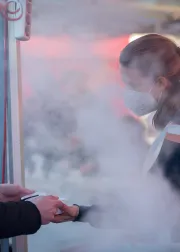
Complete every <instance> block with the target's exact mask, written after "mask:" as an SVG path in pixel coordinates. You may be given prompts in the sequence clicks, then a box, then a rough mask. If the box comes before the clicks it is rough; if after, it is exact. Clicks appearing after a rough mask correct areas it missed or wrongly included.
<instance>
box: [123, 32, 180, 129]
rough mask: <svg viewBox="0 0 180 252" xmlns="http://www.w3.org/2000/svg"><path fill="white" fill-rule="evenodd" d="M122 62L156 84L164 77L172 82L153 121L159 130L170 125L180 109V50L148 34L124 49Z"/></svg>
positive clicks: (124, 65)
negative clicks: (150, 78) (159, 78)
mask: <svg viewBox="0 0 180 252" xmlns="http://www.w3.org/2000/svg"><path fill="white" fill-rule="evenodd" d="M119 62H120V64H121V65H122V66H123V67H127V68H136V69H138V70H139V71H140V72H141V73H142V74H143V75H144V76H147V77H152V78H153V80H154V81H156V79H157V78H158V77H160V76H162V77H165V78H166V79H168V80H169V81H170V83H171V85H170V87H169V88H168V89H167V90H166V94H165V96H164V97H165V98H163V99H161V102H160V104H159V106H158V109H157V111H156V113H155V115H154V118H153V123H154V125H155V127H156V128H163V127H164V126H166V125H167V123H168V122H169V121H171V120H172V119H173V118H174V116H175V115H176V112H177V109H179V107H180V48H179V47H178V46H177V45H176V44H175V43H174V42H173V41H171V40H170V39H168V38H167V37H164V36H162V35H159V34H148V35H145V36H142V37H140V38H138V39H136V40H134V41H132V42H130V43H129V44H128V45H127V46H126V47H125V48H124V49H123V50H122V52H121V55H120V58H119Z"/></svg>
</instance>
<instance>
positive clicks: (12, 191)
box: [0, 184, 34, 202]
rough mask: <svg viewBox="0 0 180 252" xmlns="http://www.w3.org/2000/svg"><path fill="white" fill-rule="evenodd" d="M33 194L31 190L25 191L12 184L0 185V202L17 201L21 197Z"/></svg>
mask: <svg viewBox="0 0 180 252" xmlns="http://www.w3.org/2000/svg"><path fill="white" fill-rule="evenodd" d="M32 193H34V191H33V190H29V189H26V188H24V187H22V186H19V185H14V184H0V202H9V201H14V202H16V201H19V200H21V198H22V197H24V196H26V195H30V194H32Z"/></svg>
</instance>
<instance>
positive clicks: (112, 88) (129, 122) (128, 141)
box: [22, 3, 180, 251]
mask: <svg viewBox="0 0 180 252" xmlns="http://www.w3.org/2000/svg"><path fill="white" fill-rule="evenodd" d="M82 4H83V3H82ZM106 4H107V3H106ZM93 6H95V5H93ZM94 8H95V7H94ZM95 9H96V8H95ZM75 10H76V8H75V9H74V11H75ZM127 10H128V8H127ZM93 11H94V12H95V10H92V9H91V14H92V13H94V12H93ZM96 12H97V9H96ZM42 13H43V10H42ZM75 13H76V14H77V13H78V11H77V12H76V11H75ZM74 15H75V14H74ZM51 17H52V16H49V18H48V17H47V21H48V23H49V26H50V24H55V27H54V28H51V29H53V32H55V30H56V33H57V29H58V25H61V24H62V23H63V21H64V19H63V17H61V16H59V17H58V19H56V18H55V19H50V18H51ZM99 18H100V17H99ZM89 19H90V20H92V19H93V15H92V16H91V17H89ZM131 21H132V20H131ZM131 21H128V20H126V22H127V25H129V26H130V25H131V24H132V22H131ZM146 21H147V20H146ZM38 22H40V23H41V21H40V20H39V21H38ZM88 22H89V21H88ZM71 23H72V18H71V19H69V21H68V20H66V25H68V27H70V26H71ZM41 25H42V26H41V29H42V37H43V38H45V39H46V40H45V42H46V41H47V42H46V43H47V48H46V49H47V50H49V51H51V53H49V58H45V57H43V55H42V52H44V53H45V54H47V51H41V46H40V47H37V46H36V44H33V40H34V41H38V40H37V38H36V37H34V38H33V37H32V44H31V42H29V44H28V43H27V44H26V45H22V64H23V85H24V86H23V88H24V132H25V165H26V168H27V169H26V184H27V186H30V187H33V188H34V189H37V190H41V191H46V192H49V193H52V194H58V195H60V196H61V195H62V196H63V197H67V198H68V201H69V203H74V202H75V203H79V204H91V203H92V202H93V203H94V202H95V203H98V204H99V205H101V206H104V207H105V209H106V215H105V216H104V218H103V221H102V223H101V225H102V226H105V227H106V226H111V227H112V226H113V225H114V224H117V226H118V227H119V229H116V230H113V229H112V228H110V230H106V231H105V230H100V231H97V230H96V229H94V228H90V227H88V226H87V225H86V224H82V225H84V226H82V225H81V227H80V226H79V225H78V224H75V223H73V224H60V225H59V226H58V229H57V230H56V228H55V227H49V229H50V228H52V230H53V231H52V232H51V240H50V237H48V238H49V242H48V243H52V244H51V248H49V249H51V251H59V248H62V247H63V245H62V244H64V243H63V241H65V240H66V239H67V236H68V234H69V233H70V232H71V231H72V230H74V232H73V231H72V233H73V234H74V233H75V232H76V231H75V226H76V227H77V228H78V229H79V231H78V232H79V234H80V236H81V237H83V235H84V234H85V233H86V231H84V230H88V235H90V237H91V238H92V239H91V250H90V251H93V249H94V248H96V249H97V248H98V249H99V250H98V251H100V250H101V249H102V251H106V250H105V248H106V249H107V248H108V249H109V250H107V251H112V250H111V249H112V248H113V247H118V246H120V245H122V244H125V243H127V244H138V243H147V244H152V243H154V244H158V245H164V244H165V245H171V243H172V242H173V240H174V239H177V240H178V237H175V238H174V236H173V232H174V230H175V227H177V229H178V222H179V219H180V218H179V217H180V216H179V209H180V203H179V200H178V196H177V195H176V193H175V192H174V191H172V189H171V188H170V186H169V184H168V183H167V181H165V180H164V179H163V178H162V177H161V174H155V175H147V176H146V177H142V164H143V161H144V158H145V156H146V154H147V151H148V148H149V146H148V144H146V142H145V141H144V134H145V128H143V125H140V124H138V122H136V121H134V120H133V119H121V118H119V117H117V116H116V114H115V111H114V110H113V107H112V103H113V101H114V100H115V99H117V97H118V98H119V99H121V88H120V86H119V83H117V79H116V77H115V76H114V73H112V72H111V70H109V67H108V63H107V62H106V60H105V59H102V58H101V57H99V56H94V55H93V54H92V52H91V51H90V50H89V42H91V43H92V42H94V43H95V42H96V41H97V40H98V39H99V38H100V37H104V36H105V34H103V35H99V34H98V33H96V32H95V31H93V32H92V29H90V28H89V29H90V32H89V30H88V27H89V23H87V29H84V27H86V22H84V19H83V26H82V27H81V26H78V27H75V26H73V31H72V30H71V31H70V32H69V30H68V33H70V40H71V49H72V53H71V54H70V56H68V57H65V56H63V57H62V58H59V59H58V57H59V56H60V55H59V56H58V55H56V50H57V51H58V50H59V48H58V46H57V47H56V48H53V47H51V44H50V42H49V43H48V41H49V39H50V38H49V37H48V36H47V35H46V34H47V33H48V32H49V31H46V30H45V29H44V25H43V23H42V24H41ZM34 26H35V24H34ZM49 26H46V29H50V28H48V27H49ZM66 27H67V26H66ZM123 27H124V23H123V25H121V24H119V30H120V32H123V31H124V30H123V29H124V28H123ZM91 28H92V27H91ZM121 28H122V29H121ZM35 30H36V29H35ZM65 32H66V30H63V31H62V27H61V28H60V32H59V33H58V36H59V37H62V38H64V34H65ZM55 39H56V37H54V40H55ZM73 41H74V42H73ZM52 44H53V43H52ZM37 45H38V44H37ZM60 46H61V43H60V45H59V47H60ZM42 47H44V48H45V45H43V44H42ZM28 49H29V50H28ZM38 52H39V54H38ZM35 55H36V56H35ZM51 55H54V56H53V57H52V58H51ZM117 57H118V55H117ZM78 65H80V66H81V67H82V66H83V69H85V71H84V70H83V72H82V73H81V72H80V71H81V70H79V69H78V67H77V66H78ZM71 66H72V67H71ZM71 68H73V71H71ZM76 69H77V70H76ZM26 84H29V86H30V89H31V90H30V93H28V95H29V94H30V97H28V96H27V91H28V90H27V87H26V86H27V85H26ZM74 137H77V138H78V139H80V141H81V147H80V149H83V151H84V153H85V154H83V157H84V156H86V158H87V162H90V163H91V162H95V163H96V164H97V166H98V172H97V174H96V175H93V176H92V177H83V176H82V174H81V172H80V171H79V166H81V165H82V164H83V162H84V161H83V160H82V159H81V155H80V154H79V153H80V152H79V151H78V152H76V151H75V152H73V151H74V149H73V145H72V142H71V140H72V139H73V138H74ZM72 153H73V154H72ZM79 156H80V157H79ZM92 159H93V161H92ZM94 160H95V161H94ZM30 173H32V174H30ZM45 175H46V176H47V178H46V177H45ZM112 214H113V215H114V216H115V220H114V221H113V223H110V222H111V218H109V217H108V216H111V215H112ZM111 224H112V225H111ZM115 226H116V225H115ZM65 230H66V231H65ZM42 232H44V233H43V236H47V231H45V230H43V231H42ZM62 234H65V235H64V237H63V238H62ZM101 235H108V238H106V242H104V241H103V242H99V237H100V236H101ZM37 236H38V235H37ZM68 237H69V236H68ZM70 237H71V239H72V240H71V241H69V240H68V242H70V243H71V242H72V241H74V239H77V241H80V240H79V238H77V237H76V235H74V236H73V235H71V236H70ZM30 239H35V238H30ZM38 239H40V240H41V236H40V235H39V238H38ZM54 239H55V240H54ZM69 239H70V238H69ZM84 239H85V240H86V241H87V240H88V239H87V237H86V238H84ZM43 240H44V239H43ZM72 243H73V242H72ZM88 243H89V242H88ZM36 246H40V245H38V242H36ZM30 247H31V245H30ZM65 247H66V245H65ZM32 251H33V248H32ZM83 251H85V250H83Z"/></svg>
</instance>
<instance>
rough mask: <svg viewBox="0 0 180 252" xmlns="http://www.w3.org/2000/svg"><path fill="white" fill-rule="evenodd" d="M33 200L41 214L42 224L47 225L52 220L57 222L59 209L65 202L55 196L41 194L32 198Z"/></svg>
mask: <svg viewBox="0 0 180 252" xmlns="http://www.w3.org/2000/svg"><path fill="white" fill-rule="evenodd" d="M31 202H32V203H33V204H35V205H36V207H37V209H38V210H39V213H40V215H41V224H42V225H47V224H49V223H50V222H55V219H56V213H57V211H58V209H62V208H63V205H64V203H63V202H61V201H60V200H59V197H55V196H41V197H39V198H35V199H32V200H31Z"/></svg>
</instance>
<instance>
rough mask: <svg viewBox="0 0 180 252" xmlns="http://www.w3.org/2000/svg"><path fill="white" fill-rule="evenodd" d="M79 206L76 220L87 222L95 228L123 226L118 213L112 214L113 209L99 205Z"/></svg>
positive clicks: (117, 227)
mask: <svg viewBox="0 0 180 252" xmlns="http://www.w3.org/2000/svg"><path fill="white" fill-rule="evenodd" d="M77 206H78V205H77ZM78 207H79V215H78V216H77V217H76V219H75V220H74V221H76V222H77V221H78V222H87V223H89V224H90V225H91V226H93V227H95V228H102V229H110V228H111V229H119V228H120V227H121V224H120V223H119V221H118V218H117V213H116V214H111V211H108V209H106V208H102V207H100V206H98V205H92V206H78Z"/></svg>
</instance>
